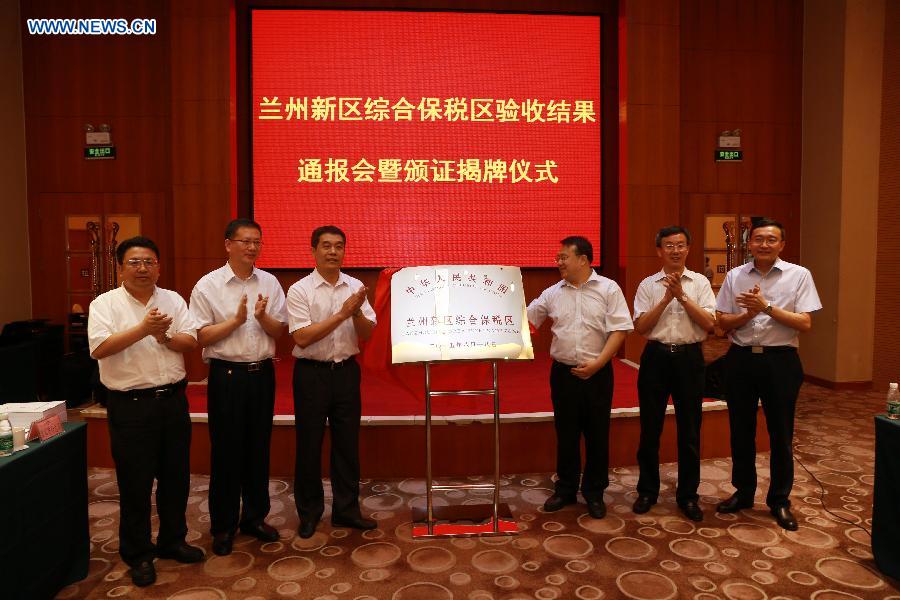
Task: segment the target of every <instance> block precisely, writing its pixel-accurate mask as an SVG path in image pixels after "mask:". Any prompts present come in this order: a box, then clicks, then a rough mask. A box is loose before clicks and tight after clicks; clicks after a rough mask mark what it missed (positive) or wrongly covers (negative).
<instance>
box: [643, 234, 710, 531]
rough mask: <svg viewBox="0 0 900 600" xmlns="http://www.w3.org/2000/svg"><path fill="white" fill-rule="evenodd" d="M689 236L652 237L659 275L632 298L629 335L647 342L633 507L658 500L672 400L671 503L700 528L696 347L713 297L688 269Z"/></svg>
mask: <svg viewBox="0 0 900 600" xmlns="http://www.w3.org/2000/svg"><path fill="white" fill-rule="evenodd" d="M690 249H691V234H690V233H688V231H687V229H685V228H683V227H679V226H677V225H672V226H670V227H664V228H663V229H660V230H659V233H657V234H656V255H657V256H659V258H660V259H661V261H662V270H661V271H659V272H658V273H654V274H653V275H650V276H649V277H647V278H646V279H644V280H643V281H641V283H640V285H639V286H638V289H637V294H636V295H635V298H634V329H635V331H637V332H638V333H640V334H641V335H643V336H644V337H646V338H647V345H646V346H644V352H643V354H641V369H640V371H639V373H638V402H639V404H640V409H641V441H640V446H639V448H638V454H637V459H638V466H639V467H640V472H641V475H640V478H639V479H638V484H637V492H638V497H637V500H635V501H634V505H633V507H632V510H634V512H635V513H637V514H643V513H646V512H647V511H648V510H650V507H651V506H653V505H654V504H656V500H657V498H658V496H659V485H660V484H659V438H660V435H661V434H662V430H663V423H664V422H665V418H666V405H667V404H668V401H669V396H670V395H671V396H672V404H674V405H675V421H676V424H677V427H678V487H677V489H676V491H675V502H676V504H678V508H679V509H681V512H682V513H684V515H685V516H686V517H687V518H689V519H691V520H692V521H702V520H703V511H702V510H701V509H700V506H699V505H698V504H697V500H698V499H699V496H698V495H697V487H698V486H699V485H700V419H701V415H702V405H703V386H704V376H705V367H704V362H703V351H702V349H701V343H702V342H703V340H705V339H706V334H707V332H708V331H710V330H711V329H712V327H713V323H714V321H713V315H714V314H715V309H716V298H715V296H713V293H712V287H711V286H710V284H709V280H708V279H707V278H706V277H705V276H704V275H702V274H700V273H695V272H694V271H691V270H689V269H687V268H686V267H685V261H686V260H687V257H688V252H690Z"/></svg>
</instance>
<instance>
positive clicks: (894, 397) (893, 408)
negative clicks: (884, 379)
mask: <svg viewBox="0 0 900 600" xmlns="http://www.w3.org/2000/svg"><path fill="white" fill-rule="evenodd" d="M887 418H888V419H894V420H896V419H900V390H898V389H897V384H896V383H892V384H890V385H889V386H888V395H887Z"/></svg>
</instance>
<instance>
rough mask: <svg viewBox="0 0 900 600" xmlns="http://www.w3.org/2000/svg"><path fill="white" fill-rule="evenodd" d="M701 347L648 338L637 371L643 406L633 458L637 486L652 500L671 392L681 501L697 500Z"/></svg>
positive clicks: (639, 394) (676, 493) (701, 395)
mask: <svg viewBox="0 0 900 600" xmlns="http://www.w3.org/2000/svg"><path fill="white" fill-rule="evenodd" d="M704 372H705V368H704V365H703V351H702V349H701V347H700V344H699V343H697V344H691V345H689V346H680V347H677V348H676V349H675V352H672V351H671V348H670V347H668V346H664V345H662V344H657V343H654V342H652V341H651V342H648V343H647V345H646V346H645V347H644V352H643V354H641V369H640V371H638V402H639V405H640V408H641V443H640V446H639V447H638V453H637V460H638V466H639V467H640V470H641V476H640V478H639V479H638V484H637V491H638V494H640V495H642V496H650V497H651V498H653V499H654V500H656V498H657V496H659V437H660V435H661V434H662V430H663V424H664V423H665V419H666V405H667V404H668V401H669V395H671V396H672V404H673V405H674V406H675V423H676V425H677V426H678V487H677V489H676V491H675V500H676V501H677V502H679V503H681V502H686V501H688V500H697V498H698V496H697V486H699V485H700V420H701V416H702V414H703V412H702V407H703V384H704Z"/></svg>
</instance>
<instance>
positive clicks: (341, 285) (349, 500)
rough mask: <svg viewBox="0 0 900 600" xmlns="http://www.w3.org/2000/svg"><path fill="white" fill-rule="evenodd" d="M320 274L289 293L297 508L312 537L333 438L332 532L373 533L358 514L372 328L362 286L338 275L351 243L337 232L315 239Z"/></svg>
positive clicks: (321, 230)
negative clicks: (364, 346)
mask: <svg viewBox="0 0 900 600" xmlns="http://www.w3.org/2000/svg"><path fill="white" fill-rule="evenodd" d="M311 242H312V256H313V260H314V261H315V263H316V268H315V269H313V271H312V273H310V274H309V275H307V276H306V277H304V278H303V279H301V280H300V281H298V282H297V283H295V284H294V285H292V286H291V287H290V289H289V290H288V293H287V310H288V318H289V319H290V321H289V329H290V332H291V337H293V339H294V342H295V343H296V346H294V351H293V354H294V356H295V357H296V358H297V360H296V362H295V363H294V415H295V416H296V419H297V461H296V471H295V475H294V501H295V503H296V505H297V514H298V515H299V516H300V528H299V531H298V533H299V534H300V537H301V538H309V537H312V536H313V534H315V532H316V526H317V525H318V523H319V519H321V518H322V513H323V512H324V511H325V492H324V489H323V487H322V439H323V437H324V435H325V423H326V421H327V422H328V426H329V428H330V430H331V458H330V463H331V492H332V502H331V524H332V525H333V526H335V527H353V528H354V529H375V527H376V523H375V521H372V520H370V519H365V518H363V516H362V514H361V513H360V510H359V419H360V416H361V412H362V407H361V402H360V393H359V383H360V375H359V365H358V364H357V362H356V358H355V356H356V355H357V354H358V353H359V340H364V341H365V340H367V339H369V337H370V336H371V335H372V329H373V328H374V327H375V311H374V310H372V307H371V306H370V305H369V301H368V300H367V299H366V288H365V286H364V285H363V283H362V282H361V281H360V280H358V279H355V278H353V277H350V276H349V275H347V274H345V273H342V272H341V265H342V264H343V262H344V250H345V246H346V242H347V236H346V235H344V232H343V231H341V230H340V229H338V228H337V227H335V226H334V225H326V226H324V227H318V228H316V229H315V230H314V231H313V233H312V239H311Z"/></svg>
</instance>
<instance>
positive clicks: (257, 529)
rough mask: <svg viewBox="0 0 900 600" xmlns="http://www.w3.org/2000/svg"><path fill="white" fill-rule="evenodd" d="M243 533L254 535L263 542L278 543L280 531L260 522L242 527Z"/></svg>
mask: <svg viewBox="0 0 900 600" xmlns="http://www.w3.org/2000/svg"><path fill="white" fill-rule="evenodd" d="M241 533H246V534H247V535H252V536H253V537H255V538H256V539H258V540H259V541H261V542H277V541H278V531H276V529H275V528H274V527H272V526H271V525H267V524H266V523H264V522H262V521H260V522H259V523H256V524H254V525H241Z"/></svg>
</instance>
